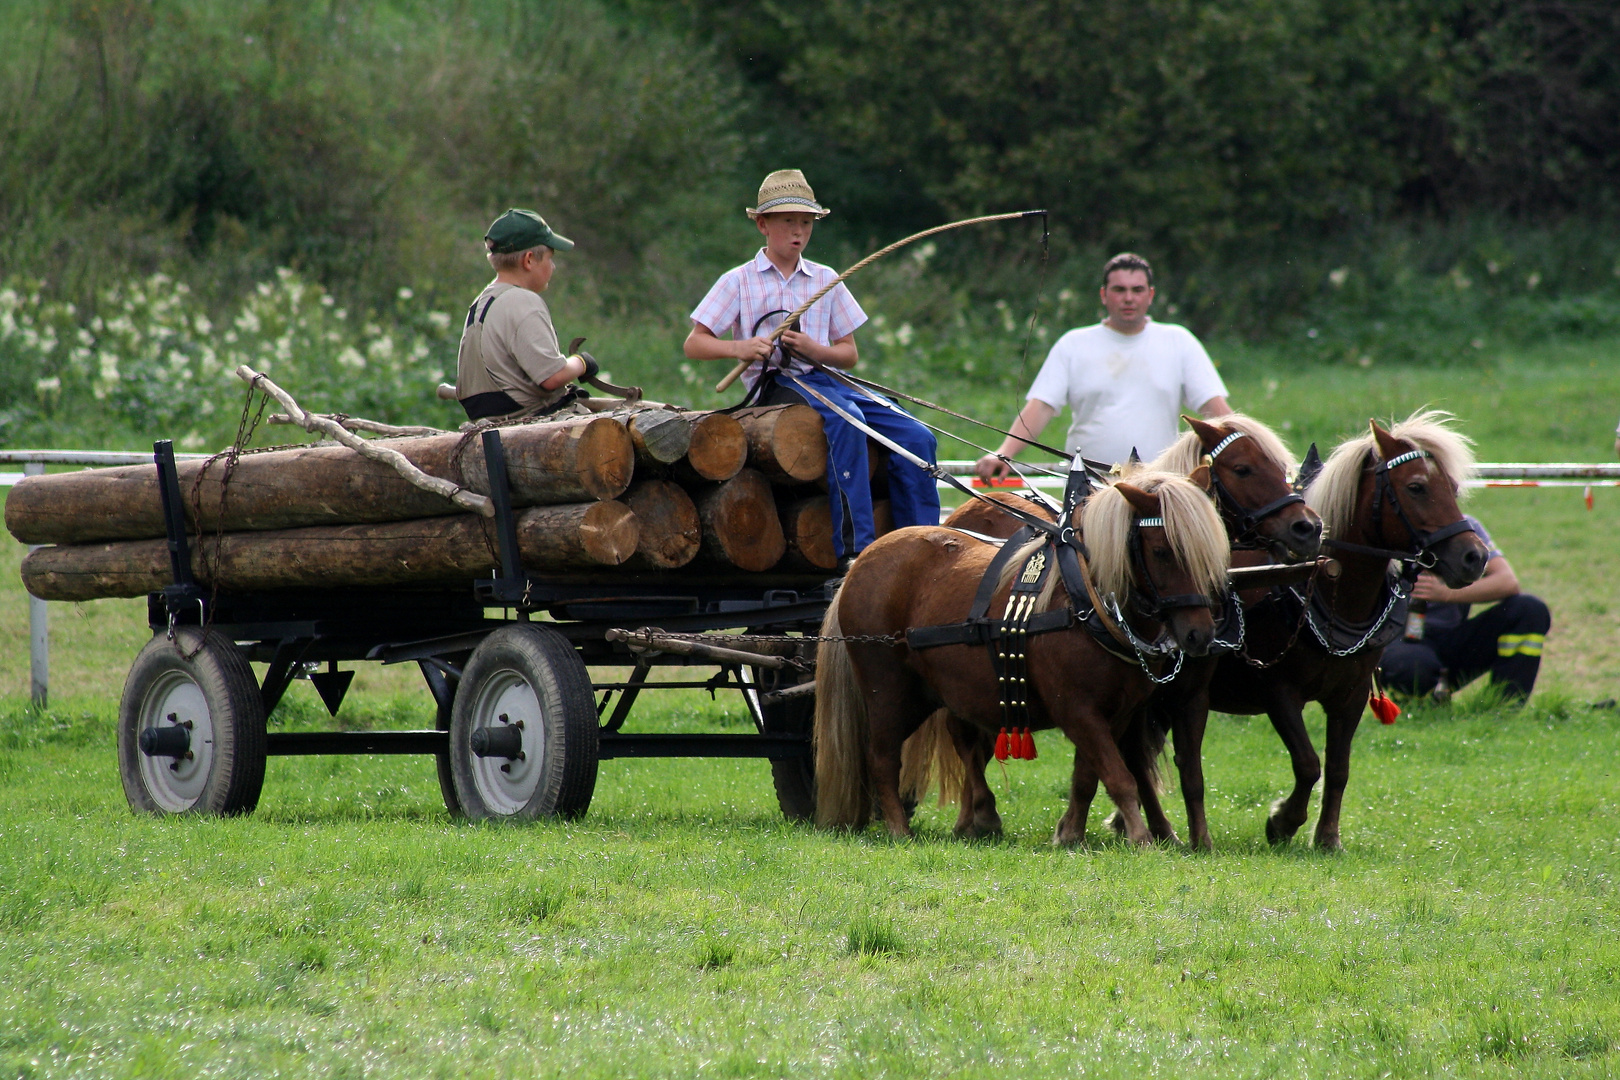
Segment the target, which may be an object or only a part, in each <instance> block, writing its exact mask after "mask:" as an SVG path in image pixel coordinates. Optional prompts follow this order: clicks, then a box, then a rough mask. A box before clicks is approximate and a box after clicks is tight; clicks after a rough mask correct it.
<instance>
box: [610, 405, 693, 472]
mask: <svg viewBox="0 0 1620 1080" xmlns="http://www.w3.org/2000/svg"><path fill="white" fill-rule="evenodd" d="M625 426H626V427H628V428H629V429H630V440H631V442H633V443H634V444H635V448H636V460H637V461H639V462H642V463H644V464H647V465H673V464H674V463H675V462H677V461H679V460H681V458H683V457H685V456H686V452H687V451H688V450H690V449H691V447H692V422H691V421H690V420H688V419H687V418H686V417H684V416H682V415H681V414H680V413H678V412H673V411H671V410H669V409H642V410H640V411H639V412H635V413H632V414H631V415H630V417H629V419H628V420H627V421H626V422H625Z"/></svg>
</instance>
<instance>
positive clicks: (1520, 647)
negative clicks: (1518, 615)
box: [1496, 634, 1547, 656]
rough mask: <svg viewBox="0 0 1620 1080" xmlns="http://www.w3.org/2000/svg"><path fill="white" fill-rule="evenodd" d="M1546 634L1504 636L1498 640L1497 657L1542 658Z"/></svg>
mask: <svg viewBox="0 0 1620 1080" xmlns="http://www.w3.org/2000/svg"><path fill="white" fill-rule="evenodd" d="M1546 640H1547V635H1546V634H1503V635H1502V636H1501V637H1499V638H1497V639H1496V655H1497V656H1540V655H1541V647H1542V645H1543V644H1545V642H1546Z"/></svg>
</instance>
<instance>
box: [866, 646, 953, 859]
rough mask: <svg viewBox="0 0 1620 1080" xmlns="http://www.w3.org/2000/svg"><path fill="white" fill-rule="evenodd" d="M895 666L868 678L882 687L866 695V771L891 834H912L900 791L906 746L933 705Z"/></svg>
mask: <svg viewBox="0 0 1620 1080" xmlns="http://www.w3.org/2000/svg"><path fill="white" fill-rule="evenodd" d="M851 651H853V650H851ZM874 667H875V665H874ZM895 668H896V670H892V671H890V672H888V673H886V674H887V676H888V677H885V678H876V679H872V680H870V681H868V685H876V686H878V687H880V688H879V689H877V690H874V691H873V692H871V693H870V694H868V696H867V716H869V717H870V718H871V721H870V724H869V726H868V731H867V743H866V770H867V776H869V777H870V778H871V784H872V795H873V797H874V799H875V801H876V803H877V810H878V813H879V814H880V815H881V816H882V818H883V823H884V824H885V825H886V826H888V829H889V834H890V835H891V836H897V837H909V836H911V835H912V832H911V814H910V812H909V811H908V810H907V808H906V803H905V799H904V798H903V797H902V796H901V794H900V767H901V764H902V758H903V756H904V746H905V741H906V740H907V739H908V738H910V737H911V735H912V733H914V732H915V731H916V730H917V729H918V728H920V727H922V725H923V721H924V720H927V719H928V717H929V715H930V714H932V713H933V711H934V708H933V706H932V705H929V704H926V703H925V702H924V700H923V698H922V695H921V692H920V691H921V688H920V687H917V686H914V685H912V684H913V682H914V681H915V677H914V676H912V675H911V674H910V673H909V672H906V671H904V670H903V669H898V665H895ZM862 674H863V675H864V674H866V672H865V671H863V672H862ZM863 681H866V680H863Z"/></svg>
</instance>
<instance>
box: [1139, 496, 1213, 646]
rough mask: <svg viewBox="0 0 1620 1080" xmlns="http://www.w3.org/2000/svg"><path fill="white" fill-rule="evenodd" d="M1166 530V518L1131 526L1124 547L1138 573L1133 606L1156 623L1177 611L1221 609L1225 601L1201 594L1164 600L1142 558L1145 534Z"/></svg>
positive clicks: (1177, 596)
mask: <svg viewBox="0 0 1620 1080" xmlns="http://www.w3.org/2000/svg"><path fill="white" fill-rule="evenodd" d="M1153 528H1157V529H1162V528H1164V518H1162V517H1145V518H1137V519H1136V520H1134V521H1132V522H1131V531H1130V534H1129V536H1128V537H1127V538H1126V541H1125V545H1126V548H1127V550H1128V551H1129V552H1130V554H1131V568H1132V569H1133V570H1134V571H1135V573H1136V579H1137V580H1136V587H1135V588H1133V589H1132V590H1131V606H1132V607H1134V608H1135V609H1136V610H1137V611H1138V612H1139V613H1140V614H1142V615H1144V616H1145V617H1147V618H1150V619H1153V620H1155V621H1157V622H1164V621H1165V616H1166V614H1168V613H1169V612H1170V611H1172V610H1174V609H1176V608H1190V607H1207V608H1213V607H1220V606H1222V605H1223V603H1224V600H1222V601H1216V600H1211V599H1210V598H1209V597H1207V596H1205V595H1204V594H1202V593H1177V594H1174V595H1171V596H1164V595H1163V594H1161V593H1160V592H1159V587H1158V586H1157V585H1155V584H1154V583H1153V578H1151V577H1150V576H1148V572H1147V560H1146V558H1145V557H1144V556H1143V555H1142V530H1143V529H1153Z"/></svg>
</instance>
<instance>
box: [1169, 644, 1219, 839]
mask: <svg viewBox="0 0 1620 1080" xmlns="http://www.w3.org/2000/svg"><path fill="white" fill-rule="evenodd" d="M1208 666H1209V668H1210V670H1211V671H1213V669H1214V665H1208ZM1169 705H1170V707H1171V708H1173V709H1174V710H1175V713H1174V719H1173V720H1172V728H1171V730H1172V731H1173V732H1174V733H1175V740H1176V773H1177V775H1178V776H1180V778H1181V797H1182V799H1183V800H1184V801H1185V802H1186V804H1187V837H1188V842H1189V844H1190V845H1191V846H1192V848H1193V850H1195V851H1213V850H1215V842H1214V840H1212V839H1211V838H1210V835H1209V819H1208V818H1207V817H1206V816H1205V814H1204V730H1205V728H1207V727H1208V726H1209V682H1208V680H1207V679H1206V680H1205V681H1204V683H1203V685H1202V686H1200V687H1198V688H1196V689H1191V690H1189V691H1188V693H1187V694H1186V696H1185V697H1184V698H1182V699H1181V700H1178V701H1174V702H1170V703H1169Z"/></svg>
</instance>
